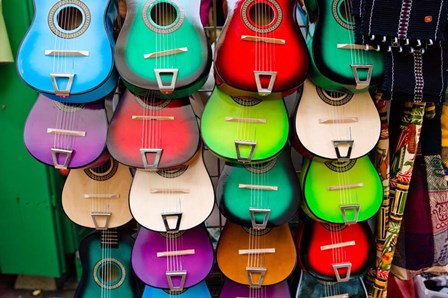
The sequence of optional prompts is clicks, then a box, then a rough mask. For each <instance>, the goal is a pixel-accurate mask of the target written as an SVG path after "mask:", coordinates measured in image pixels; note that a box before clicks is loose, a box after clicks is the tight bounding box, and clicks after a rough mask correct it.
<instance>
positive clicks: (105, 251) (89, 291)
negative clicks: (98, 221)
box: [75, 231, 140, 298]
mask: <svg viewBox="0 0 448 298" xmlns="http://www.w3.org/2000/svg"><path fill="white" fill-rule="evenodd" d="M104 233H106V235H107V236H102V235H104ZM109 233H111V232H109V231H103V232H102V234H101V233H99V232H94V233H92V234H91V235H89V236H87V237H86V238H84V239H83V240H82V241H81V244H80V247H79V254H80V258H81V264H82V276H81V280H80V282H79V284H78V287H77V288H76V293H75V297H76V298H81V297H82V298H96V297H117V298H121V297H140V293H139V292H138V281H137V279H136V277H135V274H134V273H133V271H132V266H131V253H132V246H133V244H134V239H132V238H131V236H130V235H129V234H127V233H125V232H121V231H120V232H118V234H116V235H113V234H109ZM102 243H104V244H102ZM102 245H103V246H104V247H102Z"/></svg>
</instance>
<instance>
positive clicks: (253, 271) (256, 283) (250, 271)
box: [246, 267, 267, 288]
mask: <svg viewBox="0 0 448 298" xmlns="http://www.w3.org/2000/svg"><path fill="white" fill-rule="evenodd" d="M266 271H267V269H266V268H263V267H246V272H247V278H248V279H249V286H250V287H251V288H260V287H261V286H262V285H263V281H264V277H265V275H266ZM255 275H258V280H255V279H254V277H255Z"/></svg>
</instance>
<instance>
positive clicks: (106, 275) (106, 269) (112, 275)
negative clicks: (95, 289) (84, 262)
mask: <svg viewBox="0 0 448 298" xmlns="http://www.w3.org/2000/svg"><path fill="white" fill-rule="evenodd" d="M99 274H100V278H101V280H102V281H104V282H105V283H106V284H112V283H116V282H117V281H118V280H119V279H120V277H121V274H120V268H118V266H116V265H115V264H112V263H109V264H106V265H104V266H103V267H101V270H100V273H99Z"/></svg>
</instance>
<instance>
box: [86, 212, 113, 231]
mask: <svg viewBox="0 0 448 298" xmlns="http://www.w3.org/2000/svg"><path fill="white" fill-rule="evenodd" d="M90 215H91V216H92V220H93V224H94V225H95V229H96V230H98V231H105V230H107V229H108V228H109V220H110V216H111V215H112V213H111V212H92V213H91V214H90ZM100 218H103V219H104V224H103V225H100V224H99V221H98V219H100Z"/></svg>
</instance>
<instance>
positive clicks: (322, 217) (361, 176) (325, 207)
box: [300, 156, 383, 224]
mask: <svg viewBox="0 0 448 298" xmlns="http://www.w3.org/2000/svg"><path fill="white" fill-rule="evenodd" d="M300 180H301V187H302V192H303V195H304V197H303V199H302V209H303V210H304V211H305V212H306V213H307V214H308V215H309V216H310V217H312V218H313V219H314V220H318V221H326V222H330V223H339V224H342V223H354V222H359V221H365V220H368V219H369V218H371V217H372V216H374V215H375V214H376V212H377V211H378V210H379V208H380V207H381V202H382V198H383V186H382V183H381V180H380V177H379V175H378V173H377V171H376V169H375V167H374V166H373V164H372V162H371V161H370V159H369V157H368V156H363V157H361V158H358V159H353V160H349V161H347V162H337V161H328V162H320V161H317V160H309V159H305V160H304V164H303V167H302V172H301V174H300Z"/></svg>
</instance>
